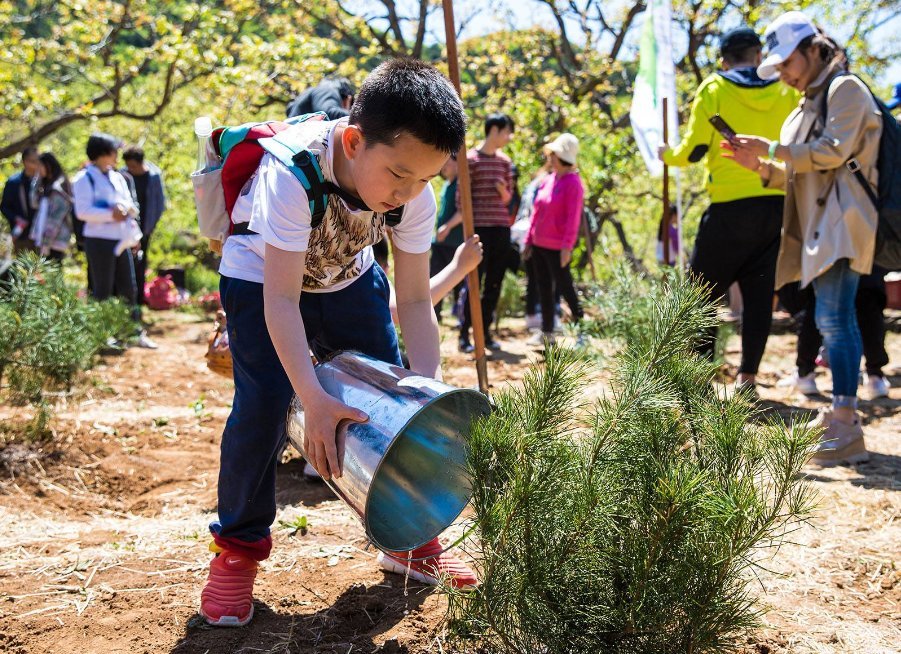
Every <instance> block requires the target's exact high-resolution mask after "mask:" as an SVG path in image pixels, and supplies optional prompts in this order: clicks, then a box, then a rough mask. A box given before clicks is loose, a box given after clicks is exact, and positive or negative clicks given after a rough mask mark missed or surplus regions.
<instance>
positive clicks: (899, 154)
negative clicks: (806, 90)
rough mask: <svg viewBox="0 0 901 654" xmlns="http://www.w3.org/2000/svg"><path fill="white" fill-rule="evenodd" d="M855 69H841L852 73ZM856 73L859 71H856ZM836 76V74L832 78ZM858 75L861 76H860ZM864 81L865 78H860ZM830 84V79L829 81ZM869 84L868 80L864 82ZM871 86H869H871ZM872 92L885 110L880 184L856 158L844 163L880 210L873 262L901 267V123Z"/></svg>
mask: <svg viewBox="0 0 901 654" xmlns="http://www.w3.org/2000/svg"><path fill="white" fill-rule="evenodd" d="M851 74H853V73H840V75H851ZM855 77H856V75H855ZM833 79H834V78H833ZM858 79H860V78H859V77H858ZM861 82H863V80H861ZM830 84H831V82H830ZM864 86H866V82H864ZM869 88H870V87H869V86H867V89H868V90H869ZM828 95H829V90H828V88H827V89H826V90H824V91H823V111H822V116H823V122H824V123H825V122H826V113H827V109H828V106H827V99H828ZM870 95H872V96H873V100H875V101H876V106H877V107H879V112H880V113H881V114H882V136H881V137H880V138H879V157H878V159H877V160H876V168H877V170H878V171H879V183H878V188H877V189H875V190H874V189H873V187H872V186H871V185H870V183H869V182H868V181H867V178H866V177H864V175H863V173H862V172H861V170H860V163H859V162H858V161H857V159H855V158H853V157H852V158H851V159H848V161H846V162H845V166H846V167H847V168H848V170H849V171H851V174H853V175H854V177H855V178H857V181H858V182H860V185H861V186H862V187H863V190H864V191H865V192H866V194H867V197H869V198H870V201H871V202H872V203H873V206H874V207H876V211H877V212H878V213H879V222H878V224H877V226H876V253H875V257H874V259H873V262H874V263H875V264H876V265H877V266H880V267H881V268H885V269H886V270H901V125H899V124H898V122H897V121H896V120H895V117H894V116H893V115H892V112H891V111H890V110H889V108H888V107H886V106H885V103H883V102H882V101H881V100H880V99H879V98H877V97H876V96H875V95H874V94H873V92H872V90H871V91H870Z"/></svg>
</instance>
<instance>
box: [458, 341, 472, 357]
mask: <svg viewBox="0 0 901 654" xmlns="http://www.w3.org/2000/svg"><path fill="white" fill-rule="evenodd" d="M459 348H460V351H461V352H463V354H470V353H471V352H472V351H473V350H475V348H474V347H473V346H472V343H470V342H469V339H468V338H465V337H464V338H461V339H460V344H459Z"/></svg>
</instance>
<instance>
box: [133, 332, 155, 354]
mask: <svg viewBox="0 0 901 654" xmlns="http://www.w3.org/2000/svg"><path fill="white" fill-rule="evenodd" d="M135 345H136V346H138V347H143V348H146V349H148V350H156V349H157V348H159V345H157V344H156V342H155V341H154V340H153V339H152V338H150V337H149V336H148V335H147V332H141V334H140V335H139V336H138V340H137V341H135Z"/></svg>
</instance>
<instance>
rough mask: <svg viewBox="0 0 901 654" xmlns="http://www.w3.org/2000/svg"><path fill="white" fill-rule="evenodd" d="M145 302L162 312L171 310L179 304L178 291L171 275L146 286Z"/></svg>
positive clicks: (159, 278) (158, 278)
mask: <svg viewBox="0 0 901 654" xmlns="http://www.w3.org/2000/svg"><path fill="white" fill-rule="evenodd" d="M144 302H145V303H146V304H147V306H148V307H150V308H151V309H156V310H157V311H161V310H163V309H171V308H172V307H174V306H175V305H176V304H178V289H177V288H175V282H173V281H172V277H171V276H170V275H166V276H165V277H157V278H156V279H154V280H153V281H152V282H147V283H146V284H144Z"/></svg>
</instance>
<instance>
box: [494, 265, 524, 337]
mask: <svg viewBox="0 0 901 654" xmlns="http://www.w3.org/2000/svg"><path fill="white" fill-rule="evenodd" d="M524 279H525V278H522V277H520V276H519V275H517V274H516V273H513V272H511V271H509V270H508V271H507V272H506V273H504V281H503V282H502V284H501V295H500V298H498V301H497V308H496V309H495V312H496V315H497V320H496V322H497V324H498V326H499V325H500V322H501V320H503V319H504V318H513V317H515V316H521V315H523V314H524V313H525V311H526V303H525V293H526V290H525V283H524Z"/></svg>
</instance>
